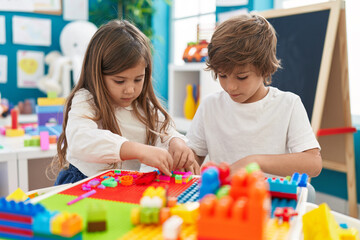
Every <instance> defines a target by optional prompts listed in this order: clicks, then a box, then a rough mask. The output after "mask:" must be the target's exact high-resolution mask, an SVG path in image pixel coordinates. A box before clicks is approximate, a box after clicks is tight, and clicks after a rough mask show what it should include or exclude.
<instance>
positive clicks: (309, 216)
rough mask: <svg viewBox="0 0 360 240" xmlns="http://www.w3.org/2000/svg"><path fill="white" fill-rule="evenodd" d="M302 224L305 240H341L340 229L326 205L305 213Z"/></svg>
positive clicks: (323, 204)
mask: <svg viewBox="0 0 360 240" xmlns="http://www.w3.org/2000/svg"><path fill="white" fill-rule="evenodd" d="M302 222H303V232H304V240H320V239H327V240H340V236H339V230H340V227H339V225H338V223H337V222H336V220H335V218H334V216H333V215H332V214H331V212H330V208H329V207H328V205H327V204H326V203H322V204H320V205H319V207H318V208H316V209H314V210H311V211H310V212H307V213H305V214H304V215H303V218H302Z"/></svg>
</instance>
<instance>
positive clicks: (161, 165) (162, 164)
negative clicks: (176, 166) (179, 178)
mask: <svg viewBox="0 0 360 240" xmlns="http://www.w3.org/2000/svg"><path fill="white" fill-rule="evenodd" d="M139 151H140V150H139ZM141 151H142V153H141V155H140V157H139V161H140V162H141V163H144V164H146V165H148V166H151V167H155V168H158V169H159V170H160V172H162V173H164V174H165V175H168V176H171V171H172V169H173V158H172V157H171V155H170V153H169V152H168V151H166V149H162V148H158V147H154V146H148V145H144V149H142V150H141Z"/></svg>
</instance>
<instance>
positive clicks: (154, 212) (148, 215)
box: [140, 207, 160, 224]
mask: <svg viewBox="0 0 360 240" xmlns="http://www.w3.org/2000/svg"><path fill="white" fill-rule="evenodd" d="M159 215H160V209H159V208H149V207H141V208H140V223H142V224H157V223H159Z"/></svg>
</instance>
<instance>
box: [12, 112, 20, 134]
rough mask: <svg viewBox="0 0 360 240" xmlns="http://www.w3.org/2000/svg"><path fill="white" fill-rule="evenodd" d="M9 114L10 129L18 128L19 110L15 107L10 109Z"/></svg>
mask: <svg viewBox="0 0 360 240" xmlns="http://www.w3.org/2000/svg"><path fill="white" fill-rule="evenodd" d="M10 115H11V129H14V130H15V129H18V128H19V123H18V117H19V111H18V110H17V109H16V108H13V109H11V111H10Z"/></svg>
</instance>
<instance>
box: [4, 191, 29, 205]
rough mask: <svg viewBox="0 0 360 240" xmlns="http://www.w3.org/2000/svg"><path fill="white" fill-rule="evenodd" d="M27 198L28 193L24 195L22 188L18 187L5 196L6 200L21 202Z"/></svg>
mask: <svg viewBox="0 0 360 240" xmlns="http://www.w3.org/2000/svg"><path fill="white" fill-rule="evenodd" d="M28 198H29V197H28V195H26V194H25V193H24V192H23V190H21V189H20V188H18V189H16V190H15V191H14V192H12V193H11V194H9V195H8V196H7V197H6V201H11V200H14V201H15V202H23V201H25V200H27V199H28Z"/></svg>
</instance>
